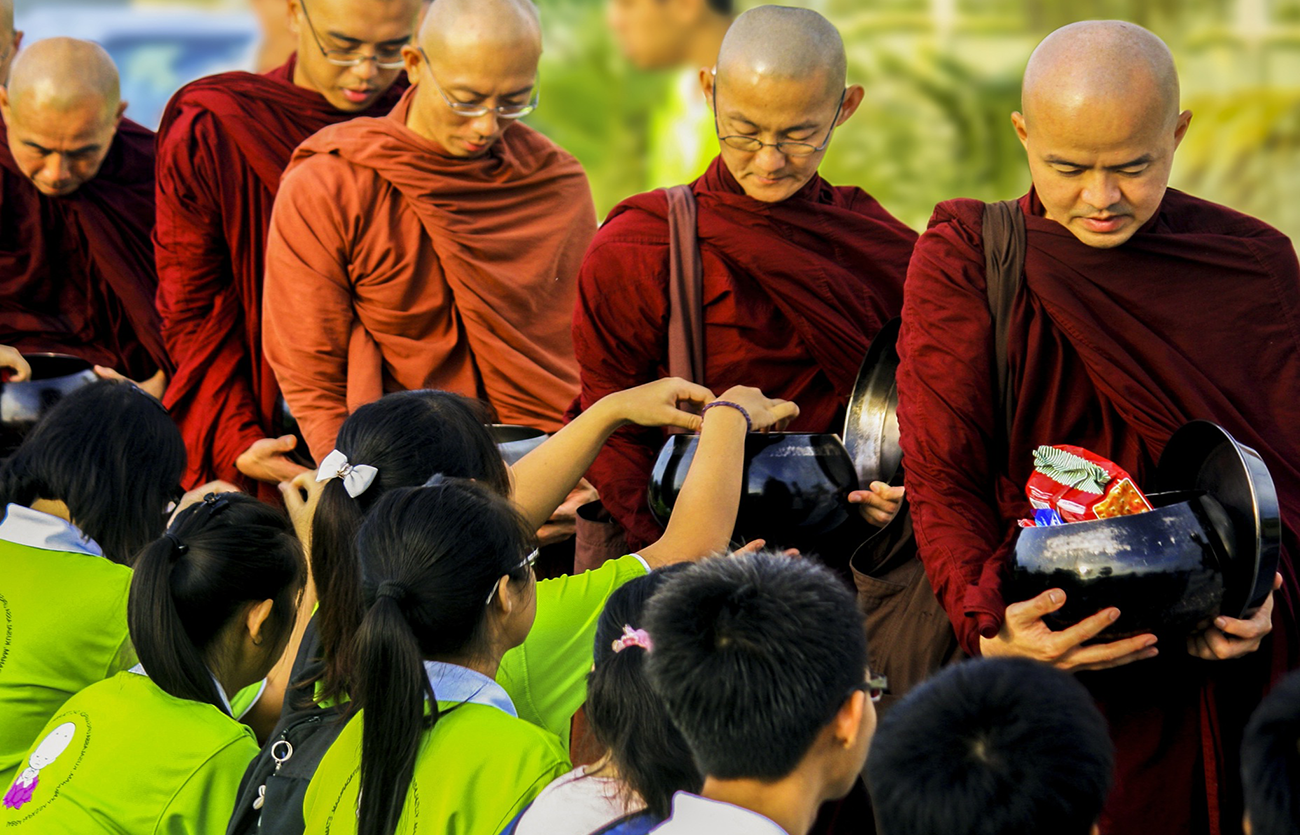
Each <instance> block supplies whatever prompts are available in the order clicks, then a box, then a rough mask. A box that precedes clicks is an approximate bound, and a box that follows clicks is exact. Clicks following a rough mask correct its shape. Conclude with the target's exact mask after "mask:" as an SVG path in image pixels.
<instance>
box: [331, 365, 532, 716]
mask: <svg viewBox="0 0 1300 835" xmlns="http://www.w3.org/2000/svg"><path fill="white" fill-rule="evenodd" d="M487 418H488V414H487V412H486V410H485V409H484V407H483V406H482V404H481V403H479V402H477V401H474V400H470V399H468V398H466V397H461V396H460V395H458V394H452V393H450V392H445V391H433V390H425V391H403V392H395V393H393V394H389V395H385V396H384V397H382V398H380V399H379V400H377V401H375V402H374V403H368V404H366V405H364V406H362V407H361V408H359V409H357V410H356V411H355V412H353V413H352V414H351V415H350V416H349V417H348V419H347V420H346V421H345V422H344V423H343V426H342V428H340V429H339V435H338V440H337V448H338V450H339V451H340V452H342V453H343V454H344V455H345V456H346V457H347V459H348V463H349V464H350V465H352V466H357V465H365V466H368V467H374V468H375V469H376V470H377V473H376V475H375V479H374V481H373V482H372V483H371V484H370V485H369V487H367V488H366V490H365V491H364V492H362V493H359V494H358V495H356V496H352V495H350V494H349V493H348V490H347V487H346V483H345V481H344V480H343V479H337V478H336V479H333V480H331V481H330V482H329V483H327V484H326V485H325V488H324V490H323V491H322V492H321V497H320V504H319V505H318V506H317V508H316V513H315V515H314V516H313V518H312V549H311V560H312V571H313V578H314V579H315V581H316V592H317V595H318V596H319V598H320V613H319V615H318V617H317V627H318V631H319V633H320V639H321V645H322V649H323V652H324V656H325V664H326V671H325V675H324V679H323V681H322V692H321V695H323V696H325V697H334V696H337V695H340V694H342V693H344V692H346V690H347V683H348V680H349V678H350V660H349V658H348V653H349V650H350V642H351V640H352V636H353V635H354V634H356V630H357V626H358V624H359V623H360V620H361V611H362V607H361V599H360V597H359V591H358V589H359V586H358V584H357V578H358V567H357V557H356V549H355V542H356V536H357V531H358V530H359V529H360V527H361V523H362V521H363V520H364V519H365V518H366V515H367V514H368V513H369V512H370V510H371V508H373V507H374V506H375V504H376V503H377V502H379V500H380V499H382V498H383V497H384V496H385V495H386V494H387V493H388V492H389V491H391V490H395V489H398V488H403V487H419V486H420V485H422V484H424V483H425V482H426V481H428V479H429V478H430V477H431V476H433V475H435V474H442V475H444V476H447V477H451V478H471V479H474V480H475V481H478V482H480V483H482V484H484V485H486V486H487V487H489V488H491V489H492V490H493V491H495V492H497V493H498V494H500V495H503V496H504V495H509V492H510V481H509V478H510V477H509V474H508V471H507V469H506V466H505V462H504V461H502V460H501V454H500V452H498V451H497V447H496V445H495V444H494V443H493V441H492V437H491V435H490V434H489V432H488V430H487V428H486V427H485V426H484V422H485V421H486V420H487Z"/></svg>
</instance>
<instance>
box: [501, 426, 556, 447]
mask: <svg viewBox="0 0 1300 835" xmlns="http://www.w3.org/2000/svg"><path fill="white" fill-rule="evenodd" d="M488 431H489V432H491V433H492V440H493V441H495V442H497V443H498V444H509V443H514V442H515V441H531V440H533V439H534V438H545V437H546V433H545V432H543V431H542V430H540V429H534V428H533V427H531V426H514V425H511V424H508V423H492V424H488Z"/></svg>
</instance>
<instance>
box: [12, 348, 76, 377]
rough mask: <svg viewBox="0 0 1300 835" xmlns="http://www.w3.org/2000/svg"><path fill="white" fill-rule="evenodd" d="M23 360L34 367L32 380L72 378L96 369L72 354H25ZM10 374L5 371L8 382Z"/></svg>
mask: <svg viewBox="0 0 1300 835" xmlns="http://www.w3.org/2000/svg"><path fill="white" fill-rule="evenodd" d="M23 359H25V360H27V362H28V364H29V365H31V367H32V377H31V379H32V380H53V379H56V378H58V377H70V376H72V375H73V374H79V373H81V372H82V371H90V370H91V369H92V368H93V367H94V366H93V365H91V364H90V363H89V362H86V361H85V360H83V359H82V358H81V357H74V356H72V355H70V354H23ZM10 374H12V372H11V371H10V370H9V369H5V380H6V382H8V377H9V375H10Z"/></svg>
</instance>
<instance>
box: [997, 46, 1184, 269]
mask: <svg viewBox="0 0 1300 835" xmlns="http://www.w3.org/2000/svg"><path fill="white" fill-rule="evenodd" d="M1178 107H1179V106H1178V71H1177V69H1176V68H1175V67H1174V57H1173V55H1172V54H1171V53H1170V51H1169V47H1167V46H1165V44H1164V42H1163V41H1162V40H1160V39H1159V38H1158V37H1156V36H1155V35H1154V34H1152V33H1151V32H1148V31H1147V30H1146V29H1143V28H1142V27H1141V26H1137V25H1135V24H1132V23H1127V22H1124V21H1119V20H1099V21H1086V22H1083V23H1073V24H1070V25H1069V26H1065V27H1062V28H1061V29H1058V30H1056V31H1055V32H1053V33H1052V34H1050V35H1048V36H1047V38H1045V39H1044V40H1043V42H1042V43H1040V44H1039V45H1038V48H1037V49H1035V50H1034V52H1033V55H1031V56H1030V58H1029V64H1028V65H1027V66H1026V67H1025V78H1024V85H1023V87H1022V90H1021V111H1022V112H1020V113H1016V114H1013V115H1012V117H1011V120H1012V124H1013V125H1014V126H1015V129H1016V132H1017V134H1018V135H1019V136H1020V141H1021V143H1023V144H1024V146H1025V150H1026V152H1028V155H1029V168H1030V172H1031V173H1032V174H1033V178H1034V189H1035V191H1036V192H1037V194H1038V197H1039V199H1040V200H1041V201H1042V204H1043V208H1044V211H1045V214H1046V216H1047V217H1048V218H1050V219H1052V220H1055V221H1057V222H1058V223H1061V224H1062V225H1064V226H1065V227H1066V228H1068V229H1069V230H1070V231H1071V232H1073V233H1074V235H1075V236H1076V237H1078V238H1079V240H1081V241H1083V242H1084V243H1086V244H1088V245H1089V246H1093V247H1097V248H1111V247H1116V246H1121V245H1123V244H1124V243H1125V242H1126V241H1128V239H1129V238H1130V237H1132V236H1133V235H1134V234H1136V233H1137V232H1138V231H1139V230H1140V229H1141V228H1142V226H1143V225H1144V224H1145V223H1146V222H1147V221H1148V220H1150V219H1151V217H1152V216H1153V215H1154V214H1155V213H1156V211H1157V210H1158V209H1159V206H1160V202H1161V200H1163V198H1164V193H1165V189H1166V188H1167V187H1168V184H1169V173H1170V170H1171V169H1172V166H1173V155H1174V151H1175V150H1176V149H1177V147H1178V145H1179V143H1180V142H1182V138H1183V135H1184V134H1185V133H1186V131H1187V126H1188V124H1189V123H1190V122H1191V118H1192V114H1191V113H1190V112H1189V111H1182V112H1180V111H1179V109H1178Z"/></svg>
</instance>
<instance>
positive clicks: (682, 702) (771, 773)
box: [646, 552, 876, 798]
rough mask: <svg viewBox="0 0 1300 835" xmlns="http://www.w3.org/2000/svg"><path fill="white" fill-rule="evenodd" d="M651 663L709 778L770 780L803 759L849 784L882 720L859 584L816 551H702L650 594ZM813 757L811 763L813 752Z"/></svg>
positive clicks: (833, 784) (835, 790)
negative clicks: (793, 554)
mask: <svg viewBox="0 0 1300 835" xmlns="http://www.w3.org/2000/svg"><path fill="white" fill-rule="evenodd" d="M646 622H647V625H648V629H649V632H650V636H651V639H652V641H653V643H654V649H653V650H652V651H651V653H650V656H649V663H648V665H647V666H648V670H649V674H650V680H651V682H652V683H653V685H654V688H655V691H656V692H657V693H658V694H659V695H660V697H661V698H662V699H663V700H664V703H665V704H666V705H667V707H668V711H669V713H670V714H671V716H672V718H673V721H674V722H675V723H676V725H677V727H678V728H680V729H681V732H682V736H683V737H685V739H686V741H687V744H688V745H689V746H690V749H691V751H692V753H693V754H694V755H695V760H696V763H697V764H698V765H699V767H700V770H701V771H702V772H703V773H704V775H705V776H706V777H709V778H713V779H718V780H759V781H763V782H772V781H776V780H781V779H783V778H785V777H787V776H789V775H791V774H792V773H793V772H794V771H795V770H796V769H798V768H801V767H803V766H804V765H808V766H809V768H810V771H813V770H815V772H816V773H818V774H819V775H821V778H820V779H821V780H822V782H823V791H822V796H823V797H824V798H832V797H839V796H842V795H844V794H845V793H846V792H848V790H849V789H850V788H851V787H852V785H853V782H854V781H855V780H856V779H857V777H858V774H859V772H860V771H861V768H862V762H863V759H864V758H865V757H866V752H867V745H868V743H869V742H870V738H871V734H872V732H873V730H874V728H875V721H876V719H875V708H874V707H873V705H872V704H871V701H870V699H869V697H868V696H867V692H866V684H865V682H866V679H867V677H868V670H867V647H866V636H865V634H864V632H863V628H862V618H861V615H860V614H859V613H858V609H857V605H856V601H855V598H854V595H853V594H852V593H851V592H850V591H849V590H848V589H847V588H846V587H845V586H844V584H843V583H842V582H841V581H840V580H839V579H838V578H837V577H836V576H835V575H834V574H832V573H831V572H830V571H829V570H827V569H826V568H824V567H822V566H820V565H817V564H816V563H813V562H811V561H809V560H801V559H791V558H789V557H786V556H784V555H781V554H775V553H770V552H759V553H756V554H749V555H744V556H740V557H715V558H712V559H708V560H704V561H703V562H701V563H698V564H696V565H694V566H691V567H690V568H688V569H686V570H684V571H682V572H681V574H680V575H678V576H675V577H673V578H671V579H670V580H669V581H668V582H666V583H665V584H664V587H663V588H662V589H661V590H660V591H659V592H658V593H657V594H656V595H655V597H654V598H653V599H652V600H651V602H650V605H649V611H648V614H647V618H646ZM814 760H815V761H816V762H813V761H814Z"/></svg>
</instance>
